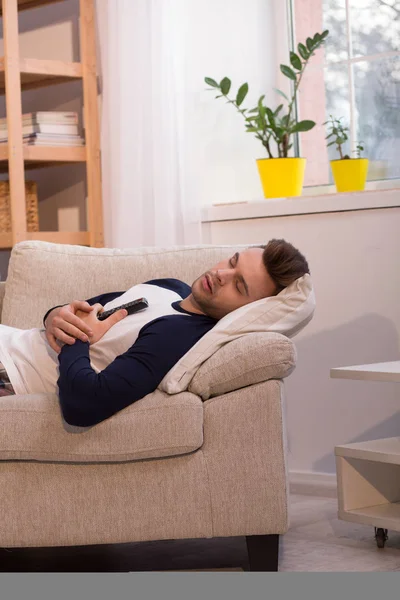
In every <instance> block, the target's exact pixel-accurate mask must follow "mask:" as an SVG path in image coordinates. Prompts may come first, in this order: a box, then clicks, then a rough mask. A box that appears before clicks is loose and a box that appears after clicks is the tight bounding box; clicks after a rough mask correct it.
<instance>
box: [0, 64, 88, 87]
mask: <svg viewBox="0 0 400 600" xmlns="http://www.w3.org/2000/svg"><path fill="white" fill-rule="evenodd" d="M19 70H20V74H21V88H22V89H23V90H30V89H34V88H39V87H43V86H47V85H54V84H56V83H65V82H66V81H76V80H78V79H82V76H83V75H82V65H81V63H77V62H65V61H61V60H39V59H37V58H21V59H20V61H19ZM5 87H6V86H5V73H4V57H3V56H2V57H0V94H4V93H5Z"/></svg>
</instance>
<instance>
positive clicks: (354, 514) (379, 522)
mask: <svg viewBox="0 0 400 600" xmlns="http://www.w3.org/2000/svg"><path fill="white" fill-rule="evenodd" d="M338 517H339V519H342V520H343V521H351V522H352V523H361V524H363V525H372V526H373V527H382V528H383V529H392V530H393V531H400V503H398V502H389V503H387V504H378V505H377V506H367V507H364V508H357V509H355V510H348V511H346V510H339V511H338Z"/></svg>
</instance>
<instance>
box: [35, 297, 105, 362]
mask: <svg viewBox="0 0 400 600" xmlns="http://www.w3.org/2000/svg"><path fill="white" fill-rule="evenodd" d="M78 310H80V311H81V312H82V313H83V314H87V313H90V312H92V311H93V306H90V304H89V303H88V302H84V301H81V300H74V301H73V302H71V304H66V305H65V306H61V307H59V308H55V309H54V310H52V311H51V313H50V314H49V315H48V317H47V319H46V323H45V326H46V338H47V341H48V342H49V345H50V347H51V348H52V349H53V350H54V351H55V352H57V354H59V352H60V350H61V346H59V344H58V343H57V342H60V343H62V344H69V345H70V346H71V345H72V344H74V343H75V340H76V339H80V340H82V341H83V342H87V341H89V340H88V337H87V336H88V335H89V334H92V333H93V332H92V331H91V328H90V326H88V325H87V323H85V322H84V321H83V320H82V319H80V318H79V317H77V316H76V313H77V311H78Z"/></svg>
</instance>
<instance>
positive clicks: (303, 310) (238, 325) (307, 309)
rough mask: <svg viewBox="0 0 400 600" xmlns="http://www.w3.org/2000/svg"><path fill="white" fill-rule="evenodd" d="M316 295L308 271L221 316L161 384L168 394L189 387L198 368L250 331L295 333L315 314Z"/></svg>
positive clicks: (288, 334) (160, 386)
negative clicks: (275, 291)
mask: <svg viewBox="0 0 400 600" xmlns="http://www.w3.org/2000/svg"><path fill="white" fill-rule="evenodd" d="M314 310H315V295H314V290H313V286H312V281H311V277H310V275H309V274H306V275H303V276H302V277H299V278H298V279H296V281H294V282H293V283H292V284H291V285H289V286H288V287H286V288H285V289H283V290H282V291H281V292H280V293H279V294H278V295H276V296H271V297H269V298H263V299H262V300H257V301H255V302H250V303H249V304H245V305H244V306H241V307H240V308H238V309H236V310H234V311H232V312H230V313H229V314H227V315H226V316H225V317H223V318H222V319H220V320H219V321H218V323H217V324H216V325H215V326H214V327H213V328H212V329H211V330H210V331H209V332H208V333H206V335H204V336H203V337H202V338H201V339H200V340H199V341H198V342H197V344H195V345H194V346H193V347H192V348H191V349H190V350H189V351H188V352H187V353H186V354H185V355H184V356H183V357H182V358H181V359H180V361H179V362H177V363H176V365H175V366H174V367H172V369H170V371H168V373H167V374H166V376H165V377H164V379H163V380H162V381H161V383H160V385H159V386H158V387H159V388H160V389H162V390H164V391H165V392H167V393H168V394H177V393H178V392H181V391H182V390H185V389H187V388H188V385H189V383H190V381H191V380H192V379H193V377H194V375H195V373H196V371H197V369H198V368H199V367H200V365H201V364H203V363H204V361H206V360H207V359H208V358H210V356H212V355H213V354H214V353H215V352H216V351H217V350H219V349H220V348H222V346H224V345H225V344H227V343H228V342H232V341H233V340H235V339H237V338H240V337H243V336H245V335H247V334H249V333H257V332H275V333H280V334H283V335H285V336H286V337H289V338H290V337H293V336H294V335H296V334H297V333H298V332H299V331H301V330H302V329H303V328H304V327H305V326H306V325H307V323H309V322H310V321H311V319H312V317H313V315H314Z"/></svg>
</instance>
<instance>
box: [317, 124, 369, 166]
mask: <svg viewBox="0 0 400 600" xmlns="http://www.w3.org/2000/svg"><path fill="white" fill-rule="evenodd" d="M329 116H330V119H328V121H325V123H324V125H328V128H329V130H330V133H328V135H327V136H326V138H325V139H326V140H329V139H331V138H334V139H332V140H331V141H330V142H329V143H328V144H327V146H328V147H329V146H333V145H334V144H335V145H336V149H337V151H338V152H339V156H340V158H341V160H344V159H350V156H349V155H348V154H343V150H342V146H343V144H344V143H345V142H347V140H348V139H349V136H348V135H347V133H348V132H349V128H348V127H345V126H344V125H343V123H342V119H343V117H340V118H339V119H335V118H334V117H333V116H332V115H329ZM363 143H364V142H358V144H357V146H356V149H355V150H354V152H355V153H356V155H357V158H361V152H363V151H364V146H363V145H362V144H363Z"/></svg>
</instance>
